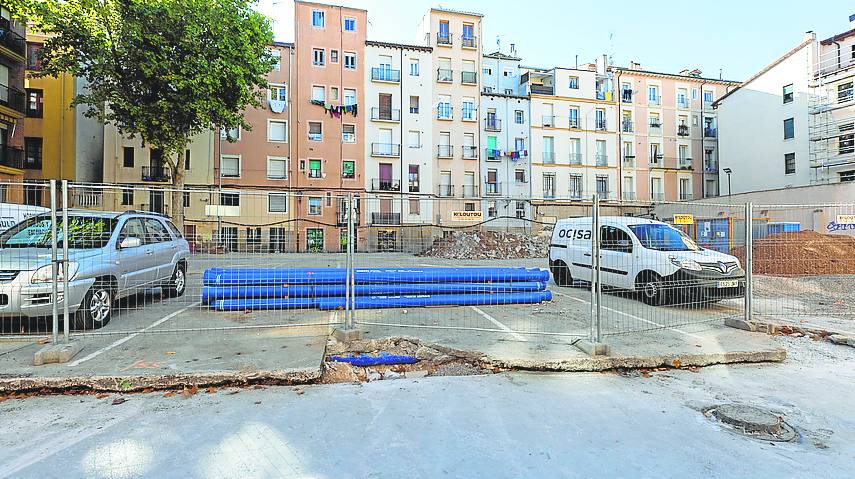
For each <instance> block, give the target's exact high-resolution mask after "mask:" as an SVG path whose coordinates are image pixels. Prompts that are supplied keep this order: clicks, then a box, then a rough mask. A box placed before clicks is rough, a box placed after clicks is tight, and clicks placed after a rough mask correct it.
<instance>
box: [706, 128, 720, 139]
mask: <svg viewBox="0 0 855 479" xmlns="http://www.w3.org/2000/svg"><path fill="white" fill-rule="evenodd" d="M716 136H718V128H711V127H706V128H704V138H715V137H716Z"/></svg>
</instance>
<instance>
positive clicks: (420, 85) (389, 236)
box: [362, 41, 434, 250]
mask: <svg viewBox="0 0 855 479" xmlns="http://www.w3.org/2000/svg"><path fill="white" fill-rule="evenodd" d="M432 52H433V49H432V48H431V47H424V46H416V45H404V44H399V43H387V42H376V41H367V42H365V68H364V74H365V102H366V108H367V111H366V114H365V115H364V116H363V125H364V126H363V128H364V132H365V173H364V186H365V191H366V194H365V197H364V200H363V204H362V209H363V210H364V212H365V219H366V221H367V223H368V224H369V225H371V226H372V228H371V230H370V235H371V237H369V238H363V239H364V240H365V241H366V242H367V243H368V246H369V248H370V249H372V250H375V249H400V248H401V241H406V239H405V238H404V237H403V236H404V235H405V234H406V232H408V231H412V230H411V229H408V228H402V227H401V226H402V225H412V224H424V223H427V222H430V221H431V218H432V217H433V202H432V201H429V198H430V196H431V195H432V190H431V186H432V185H433V184H434V180H433V155H432V149H431V147H430V142H431V141H432V138H433V117H432V109H431V108H430V102H431V101H432V95H431V93H432V90H433V88H432V87H433V77H432V72H433V58H432Z"/></svg>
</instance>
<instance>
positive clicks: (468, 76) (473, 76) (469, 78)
mask: <svg viewBox="0 0 855 479" xmlns="http://www.w3.org/2000/svg"><path fill="white" fill-rule="evenodd" d="M460 83H463V84H464V85H475V84H477V83H478V74H477V73H475V72H460Z"/></svg>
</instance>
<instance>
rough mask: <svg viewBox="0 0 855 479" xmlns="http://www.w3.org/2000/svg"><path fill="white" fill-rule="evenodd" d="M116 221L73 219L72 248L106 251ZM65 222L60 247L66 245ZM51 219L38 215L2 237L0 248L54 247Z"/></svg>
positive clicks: (59, 230)
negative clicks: (101, 249) (103, 249)
mask: <svg viewBox="0 0 855 479" xmlns="http://www.w3.org/2000/svg"><path fill="white" fill-rule="evenodd" d="M115 226H116V220H114V219H112V218H96V217H92V216H69V217H68V231H69V235H68V236H69V241H68V247H69V248H77V249H91V248H103V247H104V246H105V245H106V244H107V242H108V241H110V235H112V233H113V228H115ZM64 240H65V235H64V234H63V231H62V223H59V224H58V225H57V245H58V246H59V247H62V246H63V244H62V243H63V241H64ZM50 247H51V221H50V216H34V217H31V218H27V219H26V220H24V221H22V222H20V223H18V224H17V225H15V226H13V227H12V228H10V229H8V230H6V231H4V232H3V234H0V248H50Z"/></svg>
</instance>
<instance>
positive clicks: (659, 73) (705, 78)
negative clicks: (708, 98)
mask: <svg viewBox="0 0 855 479" xmlns="http://www.w3.org/2000/svg"><path fill="white" fill-rule="evenodd" d="M611 68H612V69H613V70H616V71H620V72H628V73H638V74H641V75H657V76H666V77H674V78H685V79H687V80H700V81H706V82H715V83H739V81H737V80H721V79H719V78H709V77H702V76H692V75H681V74H679V73H667V72H655V71H652V70H634V69H632V68H627V67H611Z"/></svg>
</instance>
